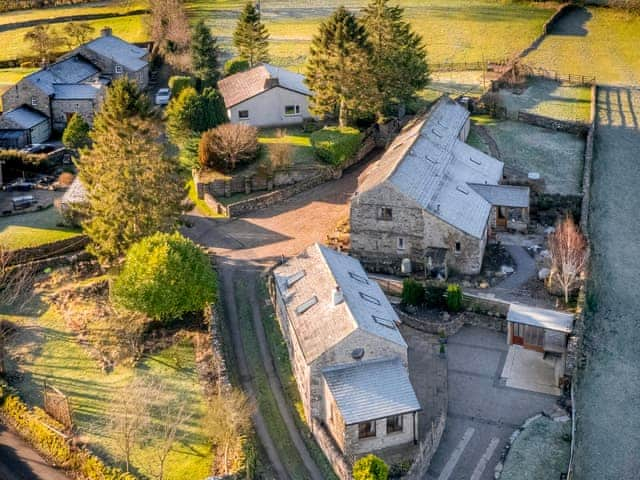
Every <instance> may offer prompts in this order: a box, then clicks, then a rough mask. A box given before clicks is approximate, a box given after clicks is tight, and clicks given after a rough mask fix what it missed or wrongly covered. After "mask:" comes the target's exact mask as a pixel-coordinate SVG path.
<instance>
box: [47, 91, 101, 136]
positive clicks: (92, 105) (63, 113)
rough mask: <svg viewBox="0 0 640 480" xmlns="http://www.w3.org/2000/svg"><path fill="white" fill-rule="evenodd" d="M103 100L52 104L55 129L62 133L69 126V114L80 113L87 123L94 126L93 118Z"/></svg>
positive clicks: (65, 101)
mask: <svg viewBox="0 0 640 480" xmlns="http://www.w3.org/2000/svg"><path fill="white" fill-rule="evenodd" d="M100 101H101V98H100V97H98V98H96V100H95V102H94V100H92V99H86V100H56V99H54V100H53V101H52V102H51V108H52V118H51V120H52V123H53V129H54V130H56V131H58V132H61V131H63V130H64V129H65V127H66V126H67V114H69V113H78V114H80V116H82V118H83V119H84V121H85V122H87V123H88V124H89V125H93V117H94V113H95V111H97V109H98V105H99V103H100Z"/></svg>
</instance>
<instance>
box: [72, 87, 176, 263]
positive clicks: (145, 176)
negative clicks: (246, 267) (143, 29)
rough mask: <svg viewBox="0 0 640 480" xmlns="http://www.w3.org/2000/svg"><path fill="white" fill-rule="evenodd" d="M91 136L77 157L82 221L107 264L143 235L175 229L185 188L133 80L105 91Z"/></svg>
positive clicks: (93, 250)
mask: <svg viewBox="0 0 640 480" xmlns="http://www.w3.org/2000/svg"><path fill="white" fill-rule="evenodd" d="M90 136H91V140H92V146H91V148H90V149H85V150H84V151H83V152H82V155H81V157H80V161H79V162H78V175H79V177H80V180H82V183H83V185H84V186H85V189H86V191H87V205H86V207H85V208H84V212H83V213H84V214H85V218H86V220H85V221H84V222H83V227H84V231H85V233H86V234H87V235H88V236H89V239H90V244H89V247H88V250H89V251H90V252H91V253H93V254H94V255H95V256H96V257H97V258H98V260H99V261H100V262H101V263H106V264H108V263H110V262H112V261H113V260H115V259H117V258H118V257H119V256H121V255H122V254H123V253H124V252H125V251H126V250H127V249H128V248H129V246H130V245H131V244H133V243H134V242H136V241H138V240H140V239H141V238H143V237H145V236H147V235H150V234H152V233H154V232H156V231H171V230H174V229H175V226H176V221H177V219H178V216H179V214H180V202H181V200H182V198H183V196H184V188H183V186H182V185H183V182H182V181H181V179H180V176H179V172H178V168H179V167H178V165H177V163H176V162H175V161H173V160H172V159H171V158H169V157H168V156H167V155H166V152H165V148H164V144H163V143H162V141H161V138H160V137H161V131H160V126H159V122H158V120H157V119H156V118H155V117H154V116H153V114H152V111H151V108H150V104H149V101H148V99H147V97H146V96H145V95H144V94H142V93H141V92H140V91H139V90H138V88H137V86H136V84H135V83H133V82H132V81H131V80H128V79H126V78H122V79H118V80H116V81H115V82H114V83H113V85H112V86H111V88H110V89H109V90H108V91H107V95H106V98H105V101H104V103H103V105H102V109H101V110H100V112H99V113H98V114H97V115H96V117H95V121H94V128H93V130H92V131H91V135H90Z"/></svg>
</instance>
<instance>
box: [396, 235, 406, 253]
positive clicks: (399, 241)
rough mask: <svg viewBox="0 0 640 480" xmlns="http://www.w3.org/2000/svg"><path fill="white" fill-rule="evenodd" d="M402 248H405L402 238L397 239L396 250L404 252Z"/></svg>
mask: <svg viewBox="0 0 640 480" xmlns="http://www.w3.org/2000/svg"><path fill="white" fill-rule="evenodd" d="M404 248H405V243H404V237H398V250H404Z"/></svg>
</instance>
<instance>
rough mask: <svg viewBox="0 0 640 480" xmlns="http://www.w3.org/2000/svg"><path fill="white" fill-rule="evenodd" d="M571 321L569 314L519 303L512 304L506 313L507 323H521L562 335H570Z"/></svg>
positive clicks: (571, 316)
mask: <svg viewBox="0 0 640 480" xmlns="http://www.w3.org/2000/svg"><path fill="white" fill-rule="evenodd" d="M573 320H574V316H573V314H571V313H564V312H558V311H556V310H547V309H544V308H537V307H531V306H528V305H522V304H519V303H512V304H511V305H510V307H509V312H508V313H507V321H508V322H512V323H522V324H524V325H531V326H532V327H539V328H544V329H545V330H553V331H555V332H562V333H571V331H572V329H573Z"/></svg>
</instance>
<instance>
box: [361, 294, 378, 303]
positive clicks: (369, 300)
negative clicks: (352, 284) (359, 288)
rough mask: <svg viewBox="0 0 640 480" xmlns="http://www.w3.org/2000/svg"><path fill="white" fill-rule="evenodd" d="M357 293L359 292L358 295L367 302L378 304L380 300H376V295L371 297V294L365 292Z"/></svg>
mask: <svg viewBox="0 0 640 480" xmlns="http://www.w3.org/2000/svg"><path fill="white" fill-rule="evenodd" d="M359 293H360V297H361V298H362V299H363V300H366V301H367V302H370V303H373V304H375V305H380V300H378V299H377V298H376V297H372V296H371V295H367V294H366V293H362V292H359Z"/></svg>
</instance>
